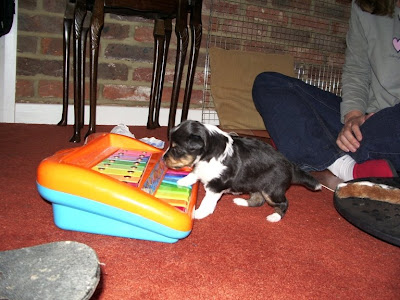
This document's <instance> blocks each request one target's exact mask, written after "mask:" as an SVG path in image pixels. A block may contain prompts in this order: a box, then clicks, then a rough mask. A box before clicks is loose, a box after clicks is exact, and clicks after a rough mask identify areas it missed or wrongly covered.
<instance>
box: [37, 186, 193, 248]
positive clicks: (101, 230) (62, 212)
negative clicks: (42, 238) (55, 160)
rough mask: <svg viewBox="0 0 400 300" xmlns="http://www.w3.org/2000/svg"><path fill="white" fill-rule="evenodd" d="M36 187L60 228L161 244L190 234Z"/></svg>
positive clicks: (76, 197) (101, 204)
mask: <svg viewBox="0 0 400 300" xmlns="http://www.w3.org/2000/svg"><path fill="white" fill-rule="evenodd" d="M37 186H38V191H39V193H40V195H41V196H42V197H43V198H45V199H46V200H48V201H50V202H52V205H53V213H54V223H55V224H56V225H57V226H58V227H59V228H61V229H66V230H73V231H82V232H88V233H96V234H104V235H111V236H118V237H127V238H134V239H141V240H150V241H156V242H164V243H175V242H177V241H178V240H179V239H182V238H185V237H187V236H188V235H189V234H190V231H187V232H182V231H178V230H175V229H172V228H169V227H167V226H165V225H162V224H159V223H157V222H155V221H152V220H149V219H146V218H144V217H142V216H139V215H137V214H134V213H131V212H128V211H125V210H122V209H119V208H115V207H113V206H110V205H106V204H103V203H100V202H96V201H94V200H90V199H87V198H83V197H79V196H75V195H71V194H67V193H63V192H59V191H55V190H51V189H48V188H46V187H43V186H41V185H40V184H37Z"/></svg>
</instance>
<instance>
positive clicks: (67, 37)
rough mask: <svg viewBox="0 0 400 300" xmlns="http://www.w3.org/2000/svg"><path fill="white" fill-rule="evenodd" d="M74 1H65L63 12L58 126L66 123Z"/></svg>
mask: <svg viewBox="0 0 400 300" xmlns="http://www.w3.org/2000/svg"><path fill="white" fill-rule="evenodd" d="M74 11H75V3H73V2H71V1H67V7H66V8H65V14H64V37H63V61H64V64H63V103H62V114H61V121H60V122H59V123H58V124H57V125H59V126H65V125H67V119H68V99H69V55H70V54H69V47H70V42H71V28H72V23H73V19H74Z"/></svg>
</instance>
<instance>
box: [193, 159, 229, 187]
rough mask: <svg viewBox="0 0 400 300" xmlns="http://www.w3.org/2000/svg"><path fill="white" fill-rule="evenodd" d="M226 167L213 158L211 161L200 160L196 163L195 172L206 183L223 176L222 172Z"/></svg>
mask: <svg viewBox="0 0 400 300" xmlns="http://www.w3.org/2000/svg"><path fill="white" fill-rule="evenodd" d="M225 169H226V166H224V165H223V164H222V163H221V162H219V161H218V160H216V159H215V158H212V159H211V160H210V161H209V162H205V161H199V162H198V163H197V164H196V167H195V169H194V172H195V173H196V175H197V177H198V178H199V179H200V180H201V182H202V183H203V184H206V183H208V182H210V181H211V180H213V179H214V178H218V177H220V176H221V174H222V172H223V171H224V170H225Z"/></svg>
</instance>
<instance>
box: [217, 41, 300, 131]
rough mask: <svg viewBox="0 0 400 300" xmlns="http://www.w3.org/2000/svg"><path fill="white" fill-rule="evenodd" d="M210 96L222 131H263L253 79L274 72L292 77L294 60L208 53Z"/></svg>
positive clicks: (242, 53)
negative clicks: (256, 105) (255, 102)
mask: <svg viewBox="0 0 400 300" xmlns="http://www.w3.org/2000/svg"><path fill="white" fill-rule="evenodd" d="M210 68H211V95H212V98H213V101H214V104H215V108H216V111H217V114H218V118H219V122H220V126H221V127H222V128H223V129H254V130H265V126H264V123H263V120H262V118H261V116H260V114H259V113H258V112H257V110H256V108H255V107H254V103H253V99H252V94H251V90H252V88H253V83H254V79H255V78H256V76H257V75H258V74H260V73H262V72H265V71H275V72H280V73H282V74H285V75H288V76H294V59H293V57H292V56H291V55H287V54H267V53H261V52H249V51H240V50H224V49H221V48H211V49H210Z"/></svg>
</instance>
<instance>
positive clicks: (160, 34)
mask: <svg viewBox="0 0 400 300" xmlns="http://www.w3.org/2000/svg"><path fill="white" fill-rule="evenodd" d="M153 36H154V61H153V76H152V81H151V91H150V102H149V115H148V118H147V128H149V129H155V128H158V127H160V124H159V123H158V120H157V119H155V107H156V103H158V102H160V101H161V99H159V98H158V97H159V96H160V94H159V93H158V91H159V90H160V77H161V71H162V63H163V54H164V43H165V25H164V20H162V19H155V21H154V31H153Z"/></svg>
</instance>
